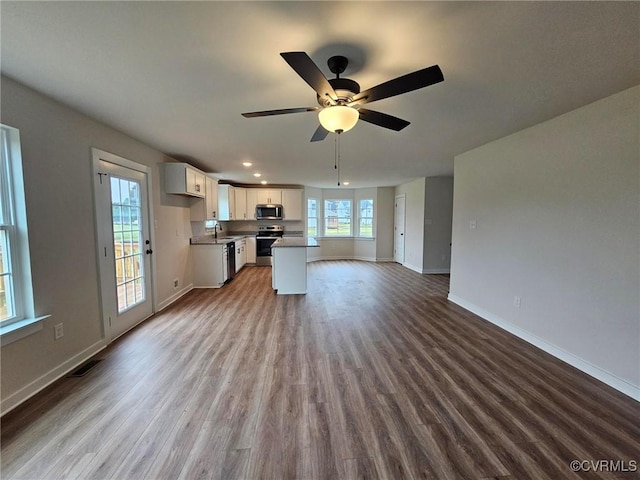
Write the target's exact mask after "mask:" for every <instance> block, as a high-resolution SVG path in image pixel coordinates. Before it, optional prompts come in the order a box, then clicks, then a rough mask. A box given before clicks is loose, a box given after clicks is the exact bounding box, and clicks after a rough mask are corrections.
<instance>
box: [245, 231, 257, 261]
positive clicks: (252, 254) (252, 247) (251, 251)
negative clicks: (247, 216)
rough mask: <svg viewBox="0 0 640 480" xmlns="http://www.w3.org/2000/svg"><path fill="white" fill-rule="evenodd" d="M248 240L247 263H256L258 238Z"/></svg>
mask: <svg viewBox="0 0 640 480" xmlns="http://www.w3.org/2000/svg"><path fill="white" fill-rule="evenodd" d="M246 240H247V263H251V264H255V263H256V237H254V236H253V235H252V236H250V237H247V238H246Z"/></svg>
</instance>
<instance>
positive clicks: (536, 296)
mask: <svg viewBox="0 0 640 480" xmlns="http://www.w3.org/2000/svg"><path fill="white" fill-rule="evenodd" d="M639 104H640V87H634V88H632V89H629V90H626V91H624V92H621V93H619V94H616V95H613V96H611V97H608V98H606V99H603V100H600V101H598V102H595V103H593V104H591V105H587V106H585V107H582V108H580V109H578V110H575V111H573V112H570V113H567V114H565V115H562V116H560V117H557V118H555V119H552V120H550V121H547V122H545V123H542V124H539V125H537V126H534V127H532V128H529V129H527V130H523V131H521V132H519V133H516V134H514V135H511V136H509V137H506V138H503V139H500V140H497V141H495V142H492V143H489V144H487V145H485V146H483V147H480V148H477V149H475V150H472V151H470V152H467V153H464V154H462V155H459V156H457V157H456V158H455V176H454V178H455V192H454V214H453V252H452V256H453V258H452V265H451V289H450V291H451V296H450V298H451V299H452V300H454V301H456V302H457V303H459V304H461V305H463V306H465V307H467V308H468V309H470V310H472V311H475V312H476V313H479V314H480V315H482V316H483V317H485V318H487V319H488V320H491V321H493V322H495V323H497V324H499V325H502V326H503V327H504V328H507V329H509V330H511V331H513V332H515V333H516V334H518V335H520V336H521V337H523V338H525V339H527V340H529V341H531V342H532V343H534V344H538V345H539V346H541V347H542V348H544V349H546V350H548V351H550V352H551V353H553V354H554V355H556V356H559V357H560V358H563V359H564V360H566V361H568V362H570V363H572V364H574V365H576V366H577V367H578V368H581V369H582V370H584V371H586V372H588V373H590V374H591V375H594V376H596V377H597V378H600V379H602V380H603V381H605V382H607V383H609V384H610V385H612V386H614V387H615V388H618V389H620V390H621V391H624V392H626V393H628V394H630V395H632V396H635V397H636V398H639V399H640V394H639V392H640V390H639V388H640V325H639V324H640V304H639V302H640V294H639V292H640V279H639V273H640V248H639V247H640V245H639V242H640V240H639V239H640V191H639V190H640V189H639V182H638V179H639V178H640V177H639V174H640V171H639V164H640V160H639V151H640V144H639V138H638V137H639V132H638V118H639V115H640V112H639V110H640V109H639ZM471 221H475V222H476V228H475V229H472V228H470V222H471ZM516 296H518V297H520V298H521V306H520V307H519V308H517V307H516V306H515V305H514V297H516Z"/></svg>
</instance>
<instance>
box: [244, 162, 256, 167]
mask: <svg viewBox="0 0 640 480" xmlns="http://www.w3.org/2000/svg"><path fill="white" fill-rule="evenodd" d="M242 165H244V166H245V167H250V166H251V165H253V164H252V163H251V162H242Z"/></svg>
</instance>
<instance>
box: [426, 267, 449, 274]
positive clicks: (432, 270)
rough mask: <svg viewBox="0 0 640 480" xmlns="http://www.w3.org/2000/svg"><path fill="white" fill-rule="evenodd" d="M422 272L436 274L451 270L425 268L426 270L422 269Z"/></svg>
mask: <svg viewBox="0 0 640 480" xmlns="http://www.w3.org/2000/svg"><path fill="white" fill-rule="evenodd" d="M422 273H424V274H427V275H434V274H436V275H437V274H442V273H451V270H450V269H448V268H427V269H426V270H422Z"/></svg>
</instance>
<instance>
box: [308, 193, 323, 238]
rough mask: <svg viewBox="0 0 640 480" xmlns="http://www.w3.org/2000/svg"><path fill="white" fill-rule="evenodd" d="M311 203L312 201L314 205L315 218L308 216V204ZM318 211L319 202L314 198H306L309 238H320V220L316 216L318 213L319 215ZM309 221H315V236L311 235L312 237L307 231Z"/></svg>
mask: <svg viewBox="0 0 640 480" xmlns="http://www.w3.org/2000/svg"><path fill="white" fill-rule="evenodd" d="M312 201H313V202H315V204H316V208H315V210H316V216H315V217H311V216H310V215H309V202H312ZM319 209H320V202H319V200H318V199H317V198H315V197H308V198H307V236H309V237H319V236H320V232H321V231H322V230H321V229H320V223H319V219H320V216H319V215H318V213H319ZM310 219H315V221H316V227H315V228H316V233H315V234H313V235H312V234H311V232H310V231H309V228H310V227H309V220H310Z"/></svg>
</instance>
